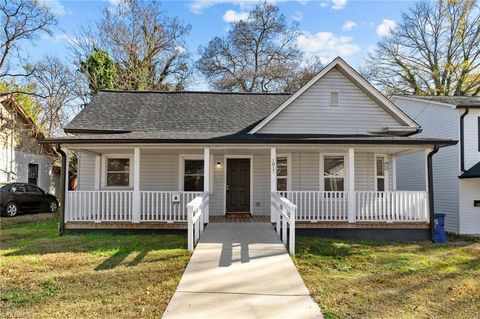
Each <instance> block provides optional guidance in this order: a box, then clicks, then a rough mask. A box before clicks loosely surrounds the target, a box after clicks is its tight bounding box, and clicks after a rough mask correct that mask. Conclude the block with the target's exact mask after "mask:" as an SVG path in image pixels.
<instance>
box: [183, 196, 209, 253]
mask: <svg viewBox="0 0 480 319" xmlns="http://www.w3.org/2000/svg"><path fill="white" fill-rule="evenodd" d="M208 207H209V196H208V192H203V193H201V194H200V195H198V196H197V197H195V198H194V199H193V200H192V201H191V202H189V203H188V204H187V220H188V251H190V252H193V249H194V248H195V245H196V244H197V242H198V240H199V239H200V235H201V234H202V232H203V227H204V222H205V212H206V211H208Z"/></svg>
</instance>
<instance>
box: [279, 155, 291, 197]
mask: <svg viewBox="0 0 480 319" xmlns="http://www.w3.org/2000/svg"><path fill="white" fill-rule="evenodd" d="M279 157H286V158H287V176H280V178H286V179H287V190H286V191H287V192H289V191H291V190H292V178H291V176H292V156H291V154H290V153H286V154H277V158H276V161H277V164H278V158H279ZM278 178H279V176H278V175H277V176H276V179H277V181H278ZM277 185H278V182H277ZM277 191H279V190H278V189H277Z"/></svg>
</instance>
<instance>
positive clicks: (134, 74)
mask: <svg viewBox="0 0 480 319" xmlns="http://www.w3.org/2000/svg"><path fill="white" fill-rule="evenodd" d="M189 31H190V26H189V25H183V24H182V23H180V22H179V21H178V19H176V18H174V19H171V18H168V17H166V16H165V14H164V13H163V12H162V11H161V10H160V6H159V4H158V3H157V2H155V1H147V0H123V1H121V2H120V3H119V4H118V5H117V6H116V7H115V8H114V9H111V8H106V9H105V10H104V11H103V15H102V18H101V20H100V21H99V22H98V23H97V24H96V25H94V26H89V27H87V28H84V29H82V30H81V31H80V32H79V33H80V34H79V35H78V36H77V37H76V39H75V41H74V45H73V47H72V50H73V52H74V54H75V56H76V58H77V63H78V64H79V65H80V64H81V63H82V62H83V63H85V62H86V61H88V60H89V58H90V56H91V54H93V53H94V52H95V50H101V51H104V52H105V53H106V54H107V55H108V56H109V57H111V58H112V59H113V61H114V63H115V65H116V74H115V77H116V78H115V88H117V89H129V90H149V89H153V90H181V89H183V88H184V87H185V83H186V79H187V77H188V75H189V71H188V67H187V65H188V63H187V62H188V60H187V59H188V54H187V52H186V51H185V49H184V48H183V46H184V37H185V36H186V35H187V34H188V32H189Z"/></svg>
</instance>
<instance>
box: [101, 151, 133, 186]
mask: <svg viewBox="0 0 480 319" xmlns="http://www.w3.org/2000/svg"><path fill="white" fill-rule="evenodd" d="M106 166H107V172H106V175H107V176H106V184H107V187H128V186H130V169H131V165H130V158H116V157H115V158H109V157H107V163H106Z"/></svg>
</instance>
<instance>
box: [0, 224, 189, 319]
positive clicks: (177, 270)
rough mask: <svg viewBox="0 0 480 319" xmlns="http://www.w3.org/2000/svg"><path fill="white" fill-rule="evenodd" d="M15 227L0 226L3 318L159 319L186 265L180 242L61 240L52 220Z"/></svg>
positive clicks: (94, 237)
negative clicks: (136, 318)
mask: <svg viewBox="0 0 480 319" xmlns="http://www.w3.org/2000/svg"><path fill="white" fill-rule="evenodd" d="M19 217H20V216H19ZM12 220H14V219H5V218H3V219H2V220H1V222H2V226H1V247H0V276H1V277H0V289H1V291H0V303H1V306H0V317H6V318H135V317H142V318H158V317H160V316H161V315H162V313H163V311H164V310H165V308H166V306H167V304H168V301H169V300H170V298H171V296H172V295H173V292H174V291H175V288H176V286H177V284H178V282H179V281H180V277H181V275H182V273H183V271H184V269H185V266H186V264H187V262H188V260H189V253H188V251H187V249H186V236H183V235H161V234H141V235H133V234H130V235H127V234H124V235H118V234H117V235H114V234H99V233H97V234H85V235H83V234H82V235H66V236H63V237H58V236H57V224H56V221H55V220H53V218H52V217H47V219H43V220H42V218H37V219H36V220H34V221H30V222H28V223H27V222H24V223H21V222H12ZM20 221H21V219H20Z"/></svg>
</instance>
